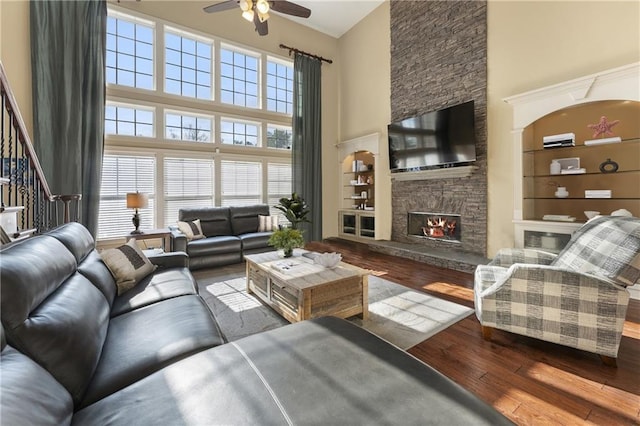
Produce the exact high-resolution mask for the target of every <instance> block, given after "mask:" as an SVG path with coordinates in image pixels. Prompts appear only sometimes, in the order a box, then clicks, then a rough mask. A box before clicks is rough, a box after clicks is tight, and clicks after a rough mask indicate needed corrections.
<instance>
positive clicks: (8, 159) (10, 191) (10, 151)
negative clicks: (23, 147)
mask: <svg viewBox="0 0 640 426" xmlns="http://www.w3.org/2000/svg"><path fill="white" fill-rule="evenodd" d="M7 114H8V115H9V117H8V118H9V131H8V132H7V133H8V134H9V137H8V141H7V142H8V144H9V149H8V153H7V154H8V155H7V157H6V158H5V157H3V158H2V168H3V169H4V167H5V164H4V163H5V161H6V162H7V165H6V166H7V177H8V178H9V180H10V181H11V184H10V185H7V201H8V203H9V205H11V194H13V192H14V191H13V185H14V184H15V181H14V179H13V176H12V171H11V155H12V154H13V125H12V123H13V120H12V119H11V118H12V116H13V114H11V111H7ZM3 154H4V153H3Z"/></svg>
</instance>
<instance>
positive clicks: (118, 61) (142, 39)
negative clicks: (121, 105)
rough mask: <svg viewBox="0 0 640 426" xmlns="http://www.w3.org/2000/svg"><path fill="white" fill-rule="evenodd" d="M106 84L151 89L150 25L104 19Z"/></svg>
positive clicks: (151, 54) (151, 33) (125, 20)
mask: <svg viewBox="0 0 640 426" xmlns="http://www.w3.org/2000/svg"><path fill="white" fill-rule="evenodd" d="M106 71H107V72H106V74H107V76H106V77H107V83H110V84H119V85H122V86H130V87H137V88H139V89H148V90H153V26H151V24H148V25H145V24H142V23H136V22H132V21H130V20H127V19H123V18H114V17H113V16H109V17H108V18H107V57H106Z"/></svg>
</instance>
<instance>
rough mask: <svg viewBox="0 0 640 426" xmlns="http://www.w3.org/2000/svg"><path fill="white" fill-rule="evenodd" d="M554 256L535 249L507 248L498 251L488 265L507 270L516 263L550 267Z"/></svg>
mask: <svg viewBox="0 0 640 426" xmlns="http://www.w3.org/2000/svg"><path fill="white" fill-rule="evenodd" d="M556 256H557V255H556V254H553V253H549V252H546V251H542V250H536V249H527V248H507V249H500V250H498V253H496V256H495V257H494V258H493V260H492V261H491V262H490V263H489V265H492V266H502V267H503V268H508V267H510V266H511V265H513V264H516V263H525V264H529V265H550V264H551V262H553V260H554V259H555V258H556Z"/></svg>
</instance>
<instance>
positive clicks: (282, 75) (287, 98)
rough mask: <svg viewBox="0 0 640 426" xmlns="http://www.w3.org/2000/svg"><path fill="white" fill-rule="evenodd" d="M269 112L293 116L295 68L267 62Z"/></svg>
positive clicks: (271, 61)
mask: <svg viewBox="0 0 640 426" xmlns="http://www.w3.org/2000/svg"><path fill="white" fill-rule="evenodd" d="M267 110H269V111H275V112H281V113H283V114H289V115H291V114H292V112H293V67H292V66H291V65H284V64H282V63H280V62H275V61H273V60H270V61H268V62H267Z"/></svg>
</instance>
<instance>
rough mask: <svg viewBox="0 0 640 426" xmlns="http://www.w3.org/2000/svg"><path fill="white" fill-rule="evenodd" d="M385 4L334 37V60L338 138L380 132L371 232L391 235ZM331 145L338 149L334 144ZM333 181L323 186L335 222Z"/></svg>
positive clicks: (388, 46) (336, 195)
mask: <svg viewBox="0 0 640 426" xmlns="http://www.w3.org/2000/svg"><path fill="white" fill-rule="evenodd" d="M389 9H390V8H389V2H385V3H383V4H382V5H380V6H379V7H378V8H376V9H375V10H374V11H373V12H372V13H370V14H369V15H368V16H366V17H365V18H364V19H363V20H362V21H360V22H359V23H358V24H357V25H356V26H354V27H353V28H352V29H351V30H349V31H348V32H347V33H346V34H344V35H343V36H342V37H341V38H340V39H339V41H338V47H339V55H340V56H339V61H338V64H337V66H338V67H339V72H340V91H339V96H340V140H342V141H344V140H349V139H353V138H357V137H360V136H365V135H369V134H372V133H379V134H380V136H381V138H380V146H379V153H380V159H379V161H378V164H380V165H382V166H383V169H382V170H378V172H376V179H377V180H376V182H375V184H376V222H377V223H376V234H377V237H378V238H383V239H388V238H390V236H391V181H390V178H389V168H388V150H387V124H389V121H390V119H391V104H390V102H389V97H390V94H391V86H390V69H391V68H390V61H391V54H390V52H391V36H390V29H389ZM333 151H334V152H336V153H337V150H335V149H334V150H333ZM341 160H342V159H339V158H337V156H336V157H335V159H334V161H333V162H332V163H331V164H329V166H330V167H336V166H337V163H338V162H339V161H341ZM325 170H327V169H326V165H325ZM334 170H335V169H334ZM328 171H329V172H331V170H328ZM334 175H335V172H334ZM334 187H335V188H336V189H337V190H336V191H335V192H332V193H329V191H325V194H326V195H325V199H327V198H328V197H329V196H331V197H333V198H335V199H332V207H333V209H334V211H335V213H333V215H334V216H333V217H335V218H336V222H337V217H338V213H337V209H338V206H339V203H340V200H339V199H338V198H339V197H340V196H341V195H342V191H338V189H339V183H338V181H337V180H336V183H335V186H334ZM327 201H328V200H327ZM380 222H381V223H380ZM334 228H335V229H332V231H333V234H332V235H337V232H338V230H337V223H336V224H335V226H334Z"/></svg>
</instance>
